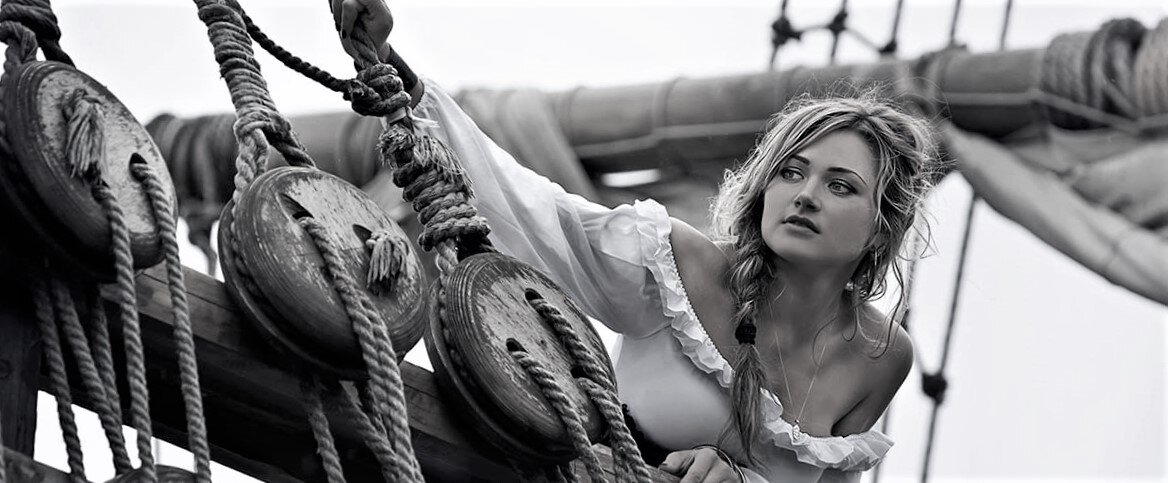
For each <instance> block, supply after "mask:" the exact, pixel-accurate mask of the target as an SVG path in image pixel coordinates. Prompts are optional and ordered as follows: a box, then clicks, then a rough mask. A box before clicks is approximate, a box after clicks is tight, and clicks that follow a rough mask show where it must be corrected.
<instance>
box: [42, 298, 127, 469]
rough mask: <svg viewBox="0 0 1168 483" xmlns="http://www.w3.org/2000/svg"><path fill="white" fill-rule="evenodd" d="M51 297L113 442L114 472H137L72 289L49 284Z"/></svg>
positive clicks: (74, 355)
mask: <svg viewBox="0 0 1168 483" xmlns="http://www.w3.org/2000/svg"><path fill="white" fill-rule="evenodd" d="M49 287H50V289H49V295H50V298H51V299H52V302H53V307H54V309H55V310H56V314H57V320H58V321H59V323H60V325H61V327H62V329H63V330H64V333H65V340H66V341H67V342H68V344H69V347H70V348H71V349H72V351H73V352H72V353H73V359H74V361H75V362H76V363H77V372H78V374H79V375H80V376H81V384H82V387H84V388H85V391H86V392H87V393H88V394H89V398H90V399H91V400H92V401H93V406H94V412H96V413H97V416H98V419H99V420H100V421H101V426H102V429H103V430H104V431H105V436H106V439H107V440H108V441H109V447H110V451H111V452H112V453H113V459H114V471H116V472H117V473H119V474H120V473H124V472H127V471H130V470H131V469H133V466H132V465H131V464H130V456H129V454H128V453H127V451H126V441H125V439H124V438H123V436H122V422H121V420H120V419H119V418H115V416H114V412H113V410H112V409H111V408H110V399H109V397H108V396H107V395H106V391H105V385H104V381H103V378H102V377H101V376H100V375H99V374H98V370H97V366H96V364H95V363H94V360H93V355H92V354H91V353H90V352H89V347H90V345H89V339H88V338H87V337H86V336H85V331H84V329H82V328H81V321H80V319H78V317H77V310H76V308H75V307H74V305H73V298H72V295H71V294H70V293H69V288H68V287H66V286H65V284H64V283H63V282H61V281H60V280H56V279H55V280H51V281H50V282H49Z"/></svg>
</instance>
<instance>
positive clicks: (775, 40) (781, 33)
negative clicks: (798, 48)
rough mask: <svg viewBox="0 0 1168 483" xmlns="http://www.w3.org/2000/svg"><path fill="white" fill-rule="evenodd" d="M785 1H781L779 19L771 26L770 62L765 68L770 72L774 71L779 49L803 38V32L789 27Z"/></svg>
mask: <svg viewBox="0 0 1168 483" xmlns="http://www.w3.org/2000/svg"><path fill="white" fill-rule="evenodd" d="M787 1H788V0H783V1H782V3H781V4H780V6H779V18H777V19H775V21H774V23H772V24H771V60H770V62H769V63H767V66H768V69H769V70H772V71H773V70H775V65H776V64H777V63H778V59H779V49H781V48H783V46H784V45H786V44H787V42H790V41H792V40H802V38H803V32H800V31H798V30H796V29H795V27H794V26H793V25H791V20H790V19H788V18H787Z"/></svg>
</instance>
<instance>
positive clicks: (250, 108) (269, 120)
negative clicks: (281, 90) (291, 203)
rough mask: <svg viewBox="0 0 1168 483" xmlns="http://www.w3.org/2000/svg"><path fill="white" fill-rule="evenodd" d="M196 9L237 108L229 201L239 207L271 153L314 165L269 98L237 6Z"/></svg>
mask: <svg viewBox="0 0 1168 483" xmlns="http://www.w3.org/2000/svg"><path fill="white" fill-rule="evenodd" d="M195 4H196V5H197V6H198V7H199V19H200V20H202V21H203V23H204V24H206V25H207V36H208V37H209V38H210V40H211V45H212V46H213V47H214V51H215V60H216V61H217V62H218V63H219V74H220V75H221V76H222V77H223V79H224V80H225V81H226V82H227V87H228V90H229V91H230V93H231V102H232V104H233V105H234V106H235V114H236V117H237V120H236V122H235V126H234V130H235V137H236V140H237V142H238V144H239V154H238V156H237V157H236V161H235V170H236V174H235V192H234V193H233V194H232V200H234V201H235V204H236V205H237V206H238V204H239V197H240V196H242V194H243V190H244V189H245V188H247V185H248V184H250V183H251V181H252V180H253V179H255V177H256V176H258V175H259V174H260V173H262V172H263V170H264V168H265V166H264V165H265V163H266V162H267V159H268V156H269V153H270V148H272V147H275V148H276V150H277V151H279V152H280V153H281V154H283V155H284V159H285V160H286V161H287V162H288V164H289V165H291V166H306V167H308V166H312V167H314V166H316V165H315V163H313V161H312V159H311V158H310V157H309V156H308V152H307V151H305V150H304V147H303V146H302V145H301V144H300V141H299V140H298V139H296V137H295V135H294V134H293V133H292V128H291V124H290V123H289V122H288V120H287V119H286V118H284V117H283V116H282V115H280V113H279V112H278V111H277V110H276V105H275V103H274V102H273V101H272V99H271V97H270V95H269V94H268V87H267V83H266V82H265V81H264V78H263V75H262V74H260V66H259V63H258V62H256V60H255V57H254V52H253V50H252V46H251V38H250V37H249V36H248V33H247V29H246V27H245V25H244V24H243V19H242V18H241V16H240V14H239V11H238V5H235V4H234V2H232V4H231V5H229V4H227V3H220V2H216V1H214V0H195Z"/></svg>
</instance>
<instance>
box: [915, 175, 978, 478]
mask: <svg viewBox="0 0 1168 483" xmlns="http://www.w3.org/2000/svg"><path fill="white" fill-rule="evenodd" d="M977 200H978V196H977V194H976V193H974V194H973V195H971V197H970V200H969V210H968V211H967V212H966V213H965V233H964V234H963V235H962V238H961V252H960V255H958V258H957V277H956V280H955V281H954V284H953V297H952V298H951V299H950V304H949V324H948V326H947V328H946V329H945V344H944V345H943V346H942V349H941V365H940V366H939V367H938V368H937V369H936V371H934V372H932V373H929V372H925V371H922V374H921V390H922V391H924V393H925V394H926V395H927V396H929V398H930V399H932V401H933V411H932V416H931V417H930V419H929V433H928V434H929V437H928V440H927V441H926V443H925V461H924V465H923V468H922V469H921V482H922V483H924V482H927V481H929V464H930V463H931V461H932V456H933V437H934V436H935V434H936V431H937V412H938V410H939V409H940V407H941V403H942V402H944V400H945V389H947V388H948V387H949V382H948V381H947V380H946V379H945V366H946V365H947V364H948V362H949V348H950V346H951V343H952V341H953V327H954V325H956V321H957V306H958V303H959V302H960V301H961V288H962V286H963V285H964V284H963V283H962V282H963V281H964V279H965V265H966V263H965V262H966V258H967V256H968V255H969V239H970V236H971V235H972V234H973V215H974V213H976V211H977Z"/></svg>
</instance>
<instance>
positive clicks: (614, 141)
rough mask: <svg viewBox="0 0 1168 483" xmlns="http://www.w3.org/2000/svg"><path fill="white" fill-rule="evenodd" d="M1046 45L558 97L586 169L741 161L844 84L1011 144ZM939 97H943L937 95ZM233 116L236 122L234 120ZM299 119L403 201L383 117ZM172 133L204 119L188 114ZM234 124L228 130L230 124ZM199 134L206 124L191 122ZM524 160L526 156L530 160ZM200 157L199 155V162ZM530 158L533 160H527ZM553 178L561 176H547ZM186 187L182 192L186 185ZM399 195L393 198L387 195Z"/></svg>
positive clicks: (186, 150)
mask: <svg viewBox="0 0 1168 483" xmlns="http://www.w3.org/2000/svg"><path fill="white" fill-rule="evenodd" d="M1043 52H1044V50H1043V49H1032V50H1016V51H1007V52H993V53H979V54H970V53H965V52H960V51H953V52H947V53H942V54H936V55H931V56H926V57H922V58H921V59H917V60H890V61H879V62H875V63H870V64H857V65H850V66H829V67H815V68H795V69H790V70H786V71H782V72H761V73H757V74H744V75H736V76H723V77H712V78H706V79H676V80H672V81H667V82H659V83H654V84H644V85H637V86H621V87H603V88H587V87H584V88H579V89H575V90H571V91H566V92H559V93H552V94H550V97H551V99H550V102H552V105H553V106H555V111H556V116H555V118H556V119H558V120H559V123H560V129H562V130H563V132H564V134H565V136H566V137H567V140H568V142H569V144H571V146H572V148H573V150H574V152H575V154H576V156H577V157H578V158H580V161H581V162H582V164H583V166H584V169H585V170H586V171H588V172H590V173H592V174H597V173H606V172H619V171H630V170H638V169H649V168H660V167H663V166H673V165H678V164H690V165H693V164H703V163H704V164H716V165H721V164H723V163H726V162H728V161H729V160H732V159H741V158H742V157H744V156H745V155H746V153H748V152H749V151H750V149H751V148H752V147H753V146H754V143H755V140H756V137H757V136H758V133H759V132H761V131H762V129H763V127H764V126H765V124H766V121H767V119H768V118H770V116H771V115H773V114H774V113H775V112H778V111H779V110H781V109H782V108H783V106H784V105H785V104H786V103H787V101H789V100H790V99H791V98H792V97H794V96H798V95H800V94H802V93H804V92H807V91H810V92H813V93H815V92H824V91H826V90H828V89H830V88H832V87H836V86H841V82H852V83H857V84H862V83H879V84H882V85H885V86H889V87H890V88H892V89H893V91H894V92H895V90H896V89H900V90H901V91H900V92H904V91H909V92H911V93H912V94H911V95H912V96H914V97H917V98H922V99H923V98H926V97H935V98H936V100H937V101H939V102H941V103H942V104H941V105H940V106H941V107H942V109H941V110H940V114H941V115H944V116H948V117H949V118H950V119H951V120H952V121H953V123H954V124H955V125H957V127H960V128H962V129H964V130H966V131H970V132H976V133H979V134H982V135H984V136H987V137H990V138H1002V137H1004V136H1007V135H1009V134H1011V133H1014V132H1016V131H1018V130H1020V129H1022V128H1024V127H1027V126H1029V125H1032V124H1034V123H1036V122H1038V121H1040V115H1041V114H1040V112H1039V110H1038V109H1036V108H1034V107H1033V105H1032V102H1031V95H1030V93H1031V92H1032V91H1033V90H1034V89H1036V88H1037V87H1038V85H1039V74H1040V66H1041V63H1042V58H1043ZM930 92H932V93H933V94H929V93H930ZM225 116H230V115H225ZM289 120H290V121H291V122H292V124H293V127H294V128H295V130H296V132H297V133H298V135H299V136H300V140H301V142H302V143H303V144H304V145H305V147H306V148H307V149H308V151H309V153H310V154H311V155H312V157H313V159H315V160H316V162H317V164H318V166H320V168H321V169H323V170H325V171H327V172H330V173H333V174H336V175H338V176H340V177H342V178H344V179H345V180H346V181H349V182H350V183H353V184H355V185H357V186H364V187H365V189H366V190H367V191H370V192H371V193H372V194H373V196H374V197H375V198H377V199H378V201H379V202H382V204H383V207H389V206H393V205H395V204H396V203H397V200H398V196H397V195H396V194H395V193H396V192H395V189H394V188H393V187H392V185H390V184H389V183H387V182H385V180H379V179H378V178H376V177H375V173H377V159H378V154H377V148H376V145H377V137H378V135H380V133H381V124H380V122H379V121H378V120H377V119H374V118H369V117H363V116H359V115H357V114H354V113H353V112H351V111H344V112H336V113H323V114H311V115H300V116H290V117H289ZM176 121H177V122H176V123H174V124H173V126H171V127H172V129H179V127H178V126H180V125H182V124H183V123H186V124H191V123H199V122H203V121H199V120H197V119H193V118H192V119H179V120H176ZM229 124H230V122H228V123H226V124H225V125H229ZM185 129H189V130H192V131H200V130H210V129H209V128H208V129H200V128H199V126H197V125H192V126H189V127H188V128H185ZM161 131H162V130H161V129H159V128H155V130H154V131H152V133H154V134H155V138H156V140H157V141H158V143H159V147H160V148H161V150H162V152H163V153H164V155H165V156H166V157H167V160H168V162H169V163H171V164H172V171H173V170H175V169H177V167H176V165H175V164H176V163H177V161H176V160H177V159H187V160H189V161H187V162H186V163H178V164H182V165H191V164H192V163H199V162H201V163H209V164H210V165H212V166H229V165H230V164H231V162H232V159H234V152H233V151H231V150H219V151H216V152H219V153H220V154H217V155H216V154H207V155H204V156H203V157H208V156H209V157H212V158H214V159H201V160H200V159H192V158H191V156H195V154H194V153H195V152H196V150H195V148H193V147H192V146H190V143H186V144H184V143H181V142H178V141H176V139H181V138H182V136H178V137H176V136H168V135H167V134H166V133H164V132H161ZM231 136H232V133H231V130H230V129H227V128H222V129H216V130H214V132H211V133H207V135H206V136H203V137H201V138H200V139H203V140H204V141H201V142H203V143H206V144H208V145H213V146H222V145H223V143H228V144H230V143H234V139H233V138H232V137H231ZM520 154H521V153H520ZM195 157H196V158H197V157H199V156H195ZM520 161H521V162H523V161H524V160H522V159H521V160H520ZM178 171H179V172H175V173H174V179H175V183H176V184H179V185H180V186H182V185H184V184H190V185H191V186H197V185H200V183H202V184H206V183H208V182H213V183H215V184H216V186H218V189H217V190H214V192H213V193H204V194H202V195H201V198H199V199H200V200H203V201H215V202H217V203H218V204H219V206H221V205H222V203H223V202H225V201H226V199H227V197H228V196H230V193H231V190H232V184H231V173H230V172H229V171H228V170H224V171H223V172H221V173H218V174H217V175H216V176H218V177H217V178H216V179H215V180H213V181H211V180H205V179H201V178H198V177H192V176H191V175H189V174H188V173H186V172H185V171H183V170H182V169H179V170H178ZM545 174H548V175H553V176H554V174H553V173H545ZM180 191H181V190H180ZM383 192H393V193H388V194H386V193H383Z"/></svg>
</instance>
